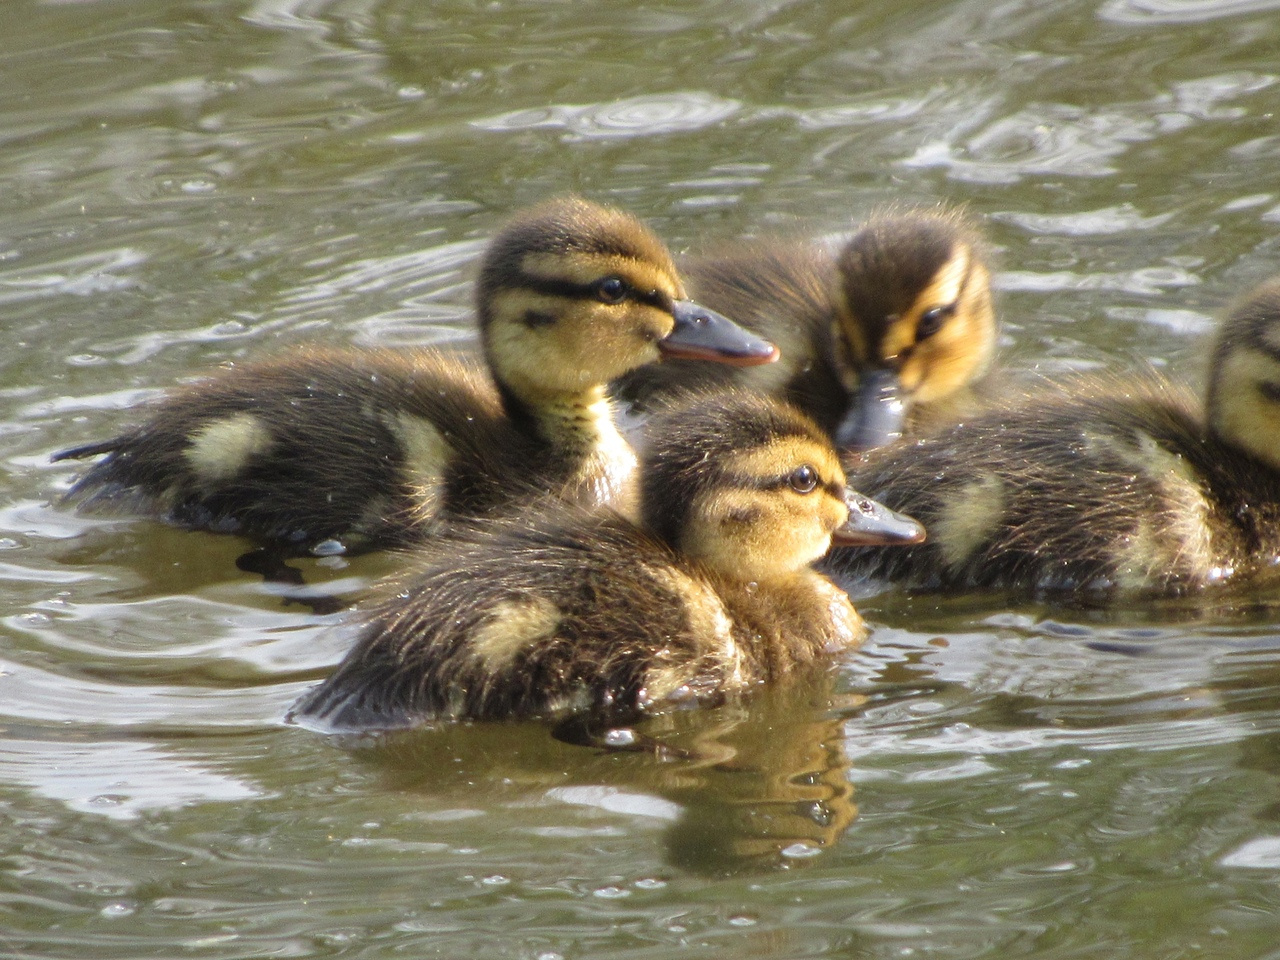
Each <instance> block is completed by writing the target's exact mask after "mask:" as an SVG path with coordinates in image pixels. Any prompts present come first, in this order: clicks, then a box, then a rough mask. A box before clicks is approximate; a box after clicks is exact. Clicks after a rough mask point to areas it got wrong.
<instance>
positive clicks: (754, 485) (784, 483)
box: [725, 473, 844, 499]
mask: <svg viewBox="0 0 1280 960" xmlns="http://www.w3.org/2000/svg"><path fill="white" fill-rule="evenodd" d="M725 480H726V481H727V484H726V485H730V484H731V485H733V486H736V487H740V488H742V489H744V490H790V489H791V474H790V473H788V474H786V476H782V477H748V476H745V475H742V474H731V475H729V476H728V477H726V478H725ZM813 489H814V490H825V491H826V492H827V493H829V494H831V495H832V496H833V497H837V498H840V499H843V498H844V484H841V483H834V482H832V481H830V480H823V479H822V478H821V477H819V478H818V485H817V486H816V487H814V488H813Z"/></svg>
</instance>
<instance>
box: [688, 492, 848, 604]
mask: <svg viewBox="0 0 1280 960" xmlns="http://www.w3.org/2000/svg"><path fill="white" fill-rule="evenodd" d="M690 515H691V518H692V519H691V520H690V522H689V523H688V524H686V526H685V528H684V530H682V531H681V534H680V548H681V549H682V550H683V551H684V552H685V553H687V554H689V555H690V556H692V557H695V558H696V559H698V560H700V561H702V562H703V563H705V564H706V565H707V566H709V567H711V568H712V569H713V570H715V571H717V572H718V573H720V574H721V575H723V576H726V577H729V578H730V579H734V580H742V581H752V580H754V581H756V582H761V581H773V580H781V579H786V578H788V577H791V576H794V575H795V573H796V572H797V571H800V570H803V569H804V568H805V567H807V566H809V565H810V564H811V563H813V562H814V561H816V560H817V559H818V558H819V557H821V556H822V555H823V554H825V553H826V552H827V551H828V550H829V549H830V548H831V534H832V532H833V531H834V530H835V529H836V527H838V526H840V524H842V523H844V521H845V519H846V518H847V517H848V515H849V511H848V508H847V507H845V505H844V502H843V501H841V500H838V499H836V498H835V497H833V496H832V495H831V494H829V493H827V492H826V491H825V490H821V489H819V490H815V491H814V492H813V493H809V494H800V493H796V492H794V491H792V490H787V489H777V490H751V489H727V490H716V491H713V492H711V493H710V494H708V495H707V496H706V497H704V498H703V500H702V501H701V502H699V503H695V504H694V506H693V509H692V510H691V511H690Z"/></svg>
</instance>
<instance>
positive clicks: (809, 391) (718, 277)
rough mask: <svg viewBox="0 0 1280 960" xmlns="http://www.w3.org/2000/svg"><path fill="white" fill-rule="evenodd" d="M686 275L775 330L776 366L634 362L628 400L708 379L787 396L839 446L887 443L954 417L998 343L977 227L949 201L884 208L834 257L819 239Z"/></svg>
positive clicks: (775, 246) (686, 268)
mask: <svg viewBox="0 0 1280 960" xmlns="http://www.w3.org/2000/svg"><path fill="white" fill-rule="evenodd" d="M681 269H682V270H683V272H684V274H685V277H686V278H687V279H688V282H689V286H690V289H691V290H693V291H694V295H695V296H697V297H698V298H699V301H700V302H702V303H706V304H708V305H710V306H711V307H712V308H713V309H716V310H721V311H723V312H724V313H726V314H727V315H729V316H731V317H733V318H734V320H735V321H737V322H738V323H740V324H742V325H743V326H744V327H746V328H747V329H749V330H752V331H754V332H756V333H758V334H760V335H761V336H764V337H767V338H769V339H770V340H771V341H773V342H774V343H776V344H777V345H778V347H779V349H780V350H781V351H782V361H781V362H780V363H778V364H775V365H774V366H772V367H771V368H769V369H768V370H763V369H762V370H756V371H746V370H744V371H737V370H715V371H710V370H708V371H704V370H698V369H694V368H693V367H692V366H690V365H689V364H685V363H672V364H664V365H663V366H662V367H661V368H645V369H641V370H636V371H634V372H633V373H631V374H629V375H628V376H627V377H625V378H624V379H623V381H622V382H621V384H620V385H619V393H620V395H621V396H623V397H625V398H627V399H630V400H633V401H637V402H638V403H639V404H640V405H641V406H646V405H647V404H648V403H649V402H650V401H654V400H660V398H661V397H662V396H663V395H664V394H667V393H671V392H676V391H680V390H683V389H689V388H694V389H700V388H701V387H703V386H704V385H705V384H707V383H708V382H715V383H721V384H730V383H732V384H738V385H741V386H746V387H749V388H751V389H754V390H760V391H765V392H769V393H772V394H774V395H775V396H779V397H785V398H786V399H789V400H791V401H792V402H793V403H795V404H796V405H797V406H799V407H800V408H801V409H803V410H804V411H805V412H806V413H808V414H809V415H810V416H812V417H813V418H814V419H815V420H817V421H818V423H819V424H820V425H821V426H822V427H823V428H824V429H826V430H827V431H828V432H829V433H831V434H832V435H833V436H834V437H835V439H836V443H837V445H838V446H840V447H841V448H843V449H857V450H861V449H868V448H871V447H876V446H880V445H882V444H885V443H887V442H889V441H891V440H893V439H895V438H896V437H898V436H899V435H901V434H902V433H903V432H904V430H909V429H910V428H911V426H912V424H913V422H914V421H916V420H924V421H927V422H930V423H932V422H934V421H941V422H948V421H949V420H951V419H954V418H952V417H948V416H947V413H946V411H947V408H949V407H952V406H958V407H960V408H961V409H962V410H963V409H964V408H965V407H966V405H967V406H972V405H973V401H972V398H969V399H968V401H966V400H965V398H964V396H963V392H962V391H963V390H964V388H966V387H967V386H969V385H970V384H971V383H972V382H973V381H975V380H976V379H978V378H979V377H980V376H981V375H982V373H983V372H985V370H986V369H987V367H988V366H989V364H990V361H991V357H992V355H993V353H994V352H995V346H996V319H995V313H994V310H993V309H992V304H991V285H990V273H989V270H988V268H987V264H986V259H985V252H984V244H983V241H982V238H981V235H980V233H979V232H978V229H977V227H976V226H974V224H973V223H972V222H971V221H970V220H969V219H968V218H967V217H966V216H965V215H964V214H962V213H961V212H959V211H957V210H953V209H945V208H937V209H919V210H893V209H890V210H885V211H883V212H881V213H879V214H877V215H875V216H873V217H872V218H871V219H870V220H868V221H867V222H866V223H865V224H864V225H863V226H862V227H861V228H860V229H859V230H858V231H857V232H856V233H855V234H854V235H853V237H851V238H850V239H849V241H848V242H847V243H846V244H845V245H844V246H843V247H842V248H841V249H840V250H839V251H838V252H837V253H835V254H833V253H832V252H831V251H829V250H828V249H826V248H824V247H821V246H819V245H816V244H813V243H810V242H792V243H787V242H784V241H782V240H780V239H774V240H766V241H759V242H755V243H749V244H744V245H743V246H742V247H741V248H739V249H737V250H734V251H730V252H727V253H725V254H723V255H720V256H708V257H703V258H691V259H689V260H688V261H687V262H685V263H682V265H681Z"/></svg>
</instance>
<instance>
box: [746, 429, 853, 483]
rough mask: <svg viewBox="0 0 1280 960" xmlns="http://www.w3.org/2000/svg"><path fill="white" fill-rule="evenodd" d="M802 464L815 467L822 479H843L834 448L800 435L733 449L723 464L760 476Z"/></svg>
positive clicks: (786, 471) (780, 474) (784, 472)
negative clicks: (745, 448) (762, 444)
mask: <svg viewBox="0 0 1280 960" xmlns="http://www.w3.org/2000/svg"><path fill="white" fill-rule="evenodd" d="M805 464H808V465H809V466H811V467H813V468H814V469H815V470H817V471H818V475H819V477H820V478H821V480H822V482H823V483H833V482H834V483H844V471H843V470H842V469H841V467H840V459H839V457H837V456H836V452H835V451H834V450H832V449H831V448H830V447H827V446H824V445H820V444H816V443H814V442H813V441H812V440H806V439H804V438H803V437H783V438H781V439H779V440H775V441H773V442H772V443H770V444H768V445H767V446H763V447H752V448H750V449H747V450H737V451H734V453H733V455H732V456H730V457H729V458H728V460H727V462H726V463H725V467H726V469H727V470H728V471H730V472H732V473H737V474H740V475H742V476H746V477H752V478H758V479H762V480H763V479H771V478H774V477H784V476H786V475H787V474H789V473H790V472H791V471H792V470H795V469H796V468H797V467H800V466H803V465H805Z"/></svg>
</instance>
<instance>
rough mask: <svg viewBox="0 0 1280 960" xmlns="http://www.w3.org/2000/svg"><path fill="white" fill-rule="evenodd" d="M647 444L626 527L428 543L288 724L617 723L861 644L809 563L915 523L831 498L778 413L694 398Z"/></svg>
mask: <svg viewBox="0 0 1280 960" xmlns="http://www.w3.org/2000/svg"><path fill="white" fill-rule="evenodd" d="M649 433H650V436H651V439H650V441H649V444H648V448H647V450H646V453H645V459H644V464H643V468H642V470H641V473H640V482H641V514H642V517H643V524H642V525H636V524H634V523H632V522H630V521H628V520H627V519H625V518H624V517H622V516H620V515H618V514H617V513H616V512H612V511H607V510H601V511H596V512H595V513H594V514H592V513H587V512H585V511H580V510H579V511H575V510H573V509H572V508H570V507H560V508H559V509H558V510H554V509H553V511H552V512H551V513H549V514H545V515H543V516H542V517H540V518H534V519H529V520H525V521H511V522H508V523H503V524H495V525H490V526H485V527H477V528H476V529H475V530H473V531H471V532H470V534H469V535H467V536H464V537H462V538H461V539H459V540H458V541H456V542H444V543H443V544H442V548H441V549H438V550H435V551H432V552H430V553H429V554H428V559H427V560H426V561H425V563H422V564H420V566H419V569H418V570H417V571H416V572H413V573H410V574H408V575H406V576H405V577H403V578H401V579H399V580H398V581H396V582H394V583H393V584H391V585H390V587H389V588H388V590H387V592H386V595H385V596H384V598H383V599H382V600H381V601H380V602H378V603H376V604H374V605H373V606H371V607H370V608H369V609H368V610H367V611H366V612H365V614H364V617H363V619H364V626H363V628H362V630H361V632H360V635H359V637H358V639H357V642H356V645H355V647H354V648H353V649H352V651H351V652H350V653H349V654H348V656H347V657H346V659H345V660H344V661H343V662H342V664H341V665H340V666H339V667H338V669H337V671H336V672H335V673H334V674H333V675H332V676H331V677H330V678H329V679H328V680H327V681H326V682H325V683H324V684H322V685H321V686H320V687H318V688H317V689H315V690H314V691H312V692H311V693H309V694H308V695H306V696H305V697H304V698H303V699H302V700H301V701H300V702H299V704H298V706H297V707H296V708H295V709H294V711H293V713H292V717H293V719H295V720H298V721H301V722H303V723H305V724H307V725H309V726H316V727H319V728H321V729H326V730H329V731H332V732H355V731H373V730H384V729H394V728H398V727H407V726H413V725H417V724H421V723H425V722H429V721H432V720H437V719H455V718H470V719H498V718H505V717H548V718H552V717H557V716H563V715H565V714H573V713H579V712H581V713H586V714H589V715H592V716H595V717H597V718H629V717H634V716H635V715H637V714H639V713H642V712H644V711H646V710H652V709H660V708H661V707H662V706H664V705H670V704H672V703H673V702H681V701H698V700H704V699H718V698H720V697H723V696H724V695H725V694H728V693H734V692H741V691H743V690H745V689H746V688H748V687H750V686H751V685H753V684H756V683H759V682H762V681H765V680H769V679H773V678H777V677H779V676H781V675H783V674H785V673H787V672H788V671H789V670H790V669H792V668H794V667H796V666H797V665H799V664H804V663H812V662H814V661H816V660H818V659H819V658H826V657H830V656H831V655H832V654H833V653H835V652H838V651H841V650H846V649H849V648H852V647H855V646H857V645H858V644H859V643H861V641H862V639H863V636H864V633H865V628H864V626H863V623H862V620H861V618H860V617H859V616H858V614H857V612H856V611H855V610H854V609H853V606H852V604H851V603H850V602H849V598H848V597H847V596H846V594H845V593H844V592H843V591H841V590H839V589H837V588H836V587H835V586H834V585H832V584H831V583H830V582H829V581H827V580H826V579H825V578H823V577H821V576H819V575H818V574H817V573H815V572H814V571H813V570H812V569H810V565H811V564H812V563H813V562H814V561H816V560H817V559H818V558H819V557H821V556H822V555H823V554H824V553H826V551H827V549H828V547H829V546H830V545H831V543H832V541H833V540H834V541H835V542H837V543H846V544H854V543H862V544H873V543H911V542H916V541H918V540H919V539H920V538H921V537H923V535H924V533H923V530H922V529H921V528H920V526H919V524H917V523H915V522H914V521H913V520H910V519H908V518H906V517H901V516H898V515H896V514H893V513H892V512H890V511H887V510H885V509H884V508H883V507H881V506H880V505H879V504H877V503H873V502H871V501H869V500H867V499H866V498H864V497H861V496H859V495H858V494H856V493H853V492H852V491H849V490H847V489H846V487H845V482H844V474H843V472H842V471H841V468H840V463H839V460H838V458H837V456H836V454H835V451H834V450H833V449H832V447H831V445H830V443H829V441H828V440H827V439H826V437H825V435H824V434H823V433H822V432H821V431H820V430H819V429H818V427H817V426H816V425H815V424H814V423H813V422H812V421H811V420H810V419H809V418H808V417H805V416H804V415H803V414H801V413H799V412H798V411H796V410H795V409H794V408H792V407H790V406H787V405H784V404H780V403H778V402H776V401H773V400H770V399H767V398H764V397H760V396H756V395H751V394H740V395H730V394H725V395H720V396H714V397H709V398H702V399H699V400H697V401H695V402H694V403H693V405H692V406H689V407H686V408H683V409H680V410H677V411H671V412H668V413H665V414H663V415H661V416H658V417H656V418H655V419H654V421H653V422H652V423H651V425H650V430H649Z"/></svg>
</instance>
